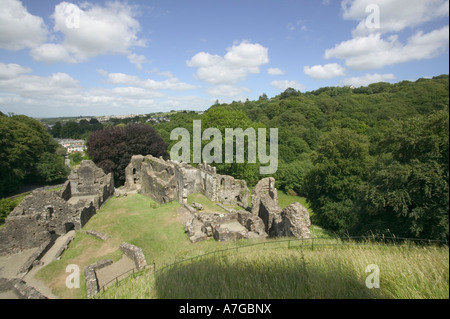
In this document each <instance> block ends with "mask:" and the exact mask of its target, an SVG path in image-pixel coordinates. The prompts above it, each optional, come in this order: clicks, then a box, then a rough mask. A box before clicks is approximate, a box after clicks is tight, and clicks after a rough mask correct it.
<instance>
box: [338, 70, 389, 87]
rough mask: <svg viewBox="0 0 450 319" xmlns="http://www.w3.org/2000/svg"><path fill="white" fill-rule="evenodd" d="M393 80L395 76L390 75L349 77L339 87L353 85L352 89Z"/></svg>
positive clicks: (376, 74)
mask: <svg viewBox="0 0 450 319" xmlns="http://www.w3.org/2000/svg"><path fill="white" fill-rule="evenodd" d="M391 80H395V76H394V75H393V74H391V73H389V74H378V73H375V74H365V75H364V76H359V77H350V78H345V79H343V80H342V81H341V82H340V84H341V85H353V86H354V87H360V86H367V85H369V84H372V83H377V82H386V81H391Z"/></svg>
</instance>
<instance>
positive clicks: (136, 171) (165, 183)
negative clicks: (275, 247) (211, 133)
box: [125, 155, 249, 206]
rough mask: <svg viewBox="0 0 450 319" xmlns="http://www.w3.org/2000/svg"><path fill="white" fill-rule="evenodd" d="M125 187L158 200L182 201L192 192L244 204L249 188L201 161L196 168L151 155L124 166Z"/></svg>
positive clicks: (242, 182)
mask: <svg viewBox="0 0 450 319" xmlns="http://www.w3.org/2000/svg"><path fill="white" fill-rule="evenodd" d="M125 179H126V182H125V188H127V189H129V190H139V191H140V193H141V194H143V195H145V196H149V197H150V198H152V199H153V200H155V201H156V202H158V203H167V202H170V201H173V200H177V201H178V202H179V203H181V204H184V203H186V202H187V196H188V195H189V194H193V193H201V194H204V195H205V196H206V197H207V198H209V199H210V200H212V201H219V202H223V203H226V204H231V205H236V204H238V203H241V204H242V205H245V206H247V202H248V194H249V190H248V188H247V183H246V182H245V181H243V180H237V179H234V178H233V177H231V176H226V175H220V174H217V172H216V168H215V167H212V166H210V165H208V164H206V163H202V164H200V165H199V166H198V168H195V167H192V166H191V165H188V164H186V163H178V162H175V161H170V160H169V161H165V160H163V159H162V158H155V157H153V156H151V155H147V156H142V155H136V156H133V157H132V158H131V161H130V164H129V165H128V166H127V168H126V169H125Z"/></svg>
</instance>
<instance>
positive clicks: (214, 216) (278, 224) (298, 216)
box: [185, 177, 311, 243]
mask: <svg viewBox="0 0 450 319" xmlns="http://www.w3.org/2000/svg"><path fill="white" fill-rule="evenodd" d="M187 206H188V207H190V208H191V209H190V210H189V211H190V212H191V218H190V219H189V220H188V221H187V223H186V224H185V231H186V233H187V234H188V236H189V238H190V240H191V242H193V243H195V242H198V241H201V240H205V239H207V238H211V237H213V238H214V239H215V240H217V241H229V240H237V239H240V238H258V237H263V238H265V237H281V236H286V237H291V236H294V237H296V238H299V239H302V238H309V237H310V232H309V229H308V228H309V227H310V226H311V221H310V219H309V213H308V210H307V209H306V208H305V207H303V206H302V205H301V204H299V203H293V204H291V205H289V206H287V207H286V208H285V209H283V210H282V209H281V208H280V206H279V205H278V193H277V189H276V188H275V179H273V178H272V177H268V178H264V179H262V180H261V181H259V182H258V184H256V186H255V188H254V189H253V193H252V207H251V209H248V210H239V211H237V212H236V211H232V210H230V211H229V213H227V214H219V213H200V212H197V211H196V210H195V208H193V207H192V206H189V205H187Z"/></svg>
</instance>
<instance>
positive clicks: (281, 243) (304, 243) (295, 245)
mask: <svg viewBox="0 0 450 319" xmlns="http://www.w3.org/2000/svg"><path fill="white" fill-rule="evenodd" d="M375 244H383V245H399V244H403V245H405V246H406V247H417V246H418V245H438V246H447V247H448V246H449V241H448V240H434V239H418V238H405V237H396V236H392V237H386V236H351V237H335V238H305V239H292V238H291V239H282V240H265V241H262V242H257V243H252V244H248V245H243V246H235V247H230V248H225V249H219V250H214V251H211V252H207V253H205V254H201V255H197V256H194V257H190V258H186V259H182V260H179V261H175V262H173V263H170V264H166V265H164V266H162V267H161V268H159V269H156V264H155V263H152V264H150V265H147V266H146V267H144V268H143V269H140V270H137V269H136V268H133V269H130V270H128V271H126V272H124V273H123V274H121V275H119V276H117V277H115V278H114V279H112V280H110V281H109V282H107V283H106V284H104V285H103V286H102V287H100V289H99V290H101V291H105V290H106V288H108V287H109V286H111V285H112V284H113V283H115V284H116V285H119V283H120V282H121V281H122V280H124V279H125V278H128V277H129V276H130V274H129V273H131V274H132V276H133V277H134V278H136V277H138V276H140V275H142V274H144V271H145V270H148V269H150V270H151V271H152V272H153V274H157V273H160V272H163V271H165V270H169V269H173V268H175V267H179V266H183V265H187V264H189V263H193V262H199V261H201V260H203V259H205V258H209V257H212V258H215V257H224V256H226V255H236V254H239V253H242V252H244V251H245V250H248V249H252V248H256V247H257V246H258V247H261V246H262V248H263V249H264V248H268V249H276V248H284V249H286V248H287V249H311V250H314V249H316V248H320V247H327V246H330V247H332V246H351V245H353V246H371V245H375Z"/></svg>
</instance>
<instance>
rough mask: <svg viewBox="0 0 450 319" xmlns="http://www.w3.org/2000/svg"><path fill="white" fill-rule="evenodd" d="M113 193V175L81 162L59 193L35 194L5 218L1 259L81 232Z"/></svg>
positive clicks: (38, 191)
mask: <svg viewBox="0 0 450 319" xmlns="http://www.w3.org/2000/svg"><path fill="white" fill-rule="evenodd" d="M113 192H114V181H113V178H112V175H111V174H108V175H106V174H104V173H103V170H102V169H100V168H98V167H97V166H95V164H94V163H93V162H92V161H83V162H82V163H81V165H80V167H79V168H78V169H76V170H73V171H72V172H71V174H70V176H69V179H68V181H67V182H66V183H65V184H64V186H63V188H62V190H61V191H60V192H50V191H43V190H37V191H34V192H33V193H32V194H31V195H29V196H27V197H26V198H24V200H23V201H22V203H21V204H20V205H18V206H17V207H16V208H15V209H14V210H13V211H12V212H11V213H10V214H9V215H8V217H7V218H6V220H5V226H4V227H3V228H2V229H0V255H6V254H11V253H17V252H20V251H22V250H24V249H29V248H34V247H39V246H41V245H42V244H44V243H46V242H49V243H50V244H52V243H53V241H51V239H52V238H53V239H54V237H56V236H60V235H64V234H66V233H67V232H68V231H70V230H78V229H80V228H82V227H83V226H84V225H85V224H86V223H87V221H88V220H89V219H90V218H91V217H92V216H93V215H94V214H95V213H96V211H97V209H98V208H99V207H100V206H101V205H102V204H103V203H104V202H105V200H106V199H107V198H108V197H109V196H111V195H112V193H113ZM69 196H70V197H69Z"/></svg>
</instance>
